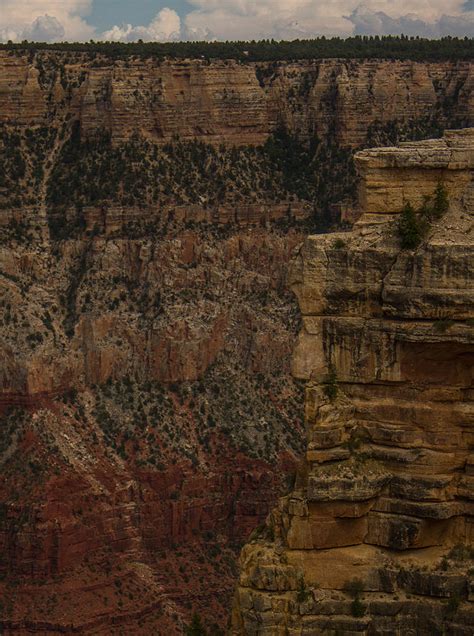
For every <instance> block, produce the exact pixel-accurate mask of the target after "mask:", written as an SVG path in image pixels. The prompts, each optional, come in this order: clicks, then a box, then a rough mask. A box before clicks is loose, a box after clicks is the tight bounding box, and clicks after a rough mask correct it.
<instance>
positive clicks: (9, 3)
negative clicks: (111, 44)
mask: <svg viewBox="0 0 474 636" xmlns="http://www.w3.org/2000/svg"><path fill="white" fill-rule="evenodd" d="M0 4H1V10H0V40H3V41H6V40H13V41H21V40H23V39H35V40H36V39H37V40H47V41H54V40H63V39H64V40H88V39H90V38H93V37H94V36H95V29H94V27H92V26H91V25H90V24H88V23H87V22H86V21H85V19H84V17H85V16H87V14H88V13H89V12H90V10H91V6H92V0H0Z"/></svg>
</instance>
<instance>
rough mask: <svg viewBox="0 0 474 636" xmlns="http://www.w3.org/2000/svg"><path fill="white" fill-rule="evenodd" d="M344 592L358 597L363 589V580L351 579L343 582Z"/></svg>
mask: <svg viewBox="0 0 474 636" xmlns="http://www.w3.org/2000/svg"><path fill="white" fill-rule="evenodd" d="M343 589H344V592H347V594H349V595H350V596H352V598H358V597H359V596H360V595H361V594H362V592H363V591H364V582H363V581H362V580H361V579H352V580H351V581H346V582H345V583H344V588H343Z"/></svg>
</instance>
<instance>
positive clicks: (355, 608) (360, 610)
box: [351, 597, 366, 618]
mask: <svg viewBox="0 0 474 636" xmlns="http://www.w3.org/2000/svg"><path fill="white" fill-rule="evenodd" d="M365 611H366V607H365V605H364V603H362V601H361V600H360V598H359V597H357V598H355V599H354V600H353V601H352V603H351V614H352V616H354V617H355V618H362V616H364V614H365Z"/></svg>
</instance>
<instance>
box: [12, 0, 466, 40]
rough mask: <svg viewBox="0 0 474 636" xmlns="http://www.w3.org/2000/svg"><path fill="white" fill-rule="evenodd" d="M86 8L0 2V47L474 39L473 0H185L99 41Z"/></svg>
mask: <svg viewBox="0 0 474 636" xmlns="http://www.w3.org/2000/svg"><path fill="white" fill-rule="evenodd" d="M93 1H94V0H0V5H1V10H0V40H8V39H12V40H15V41H18V40H22V39H24V38H27V39H35V40H48V41H55V40H62V39H66V40H88V39H90V38H94V39H104V40H115V41H124V42H130V41H134V40H138V39H142V40H145V41H175V40H180V39H181V40H186V39H190V40H198V39H207V40H209V39H219V40H227V39H229V40H248V39H261V38H275V39H294V38H311V37H315V36H317V35H326V36H331V35H339V36H348V35H352V34H399V33H405V34H406V35H421V36H428V37H439V36H441V35H459V36H464V35H468V36H474V0H397V2H394V1H393V0H365V1H363V2H361V0H189V3H190V4H191V5H192V7H193V8H192V10H191V11H190V12H189V13H188V14H187V15H186V16H184V17H183V18H182V19H180V17H179V15H178V14H177V13H176V11H174V10H173V9H171V8H165V9H162V10H161V11H160V12H159V13H158V14H157V15H156V16H155V17H154V18H153V20H152V21H151V22H150V23H149V24H147V25H133V24H125V25H122V26H118V25H115V26H112V27H111V28H110V29H108V30H106V31H105V32H104V33H102V34H101V35H98V34H97V32H96V30H95V29H94V27H93V26H91V25H90V24H88V23H87V21H86V19H85V18H86V17H87V15H88V13H89V12H90V9H91V5H92V3H93ZM135 1H136V2H139V1H140V0H135ZM170 2H171V0H170Z"/></svg>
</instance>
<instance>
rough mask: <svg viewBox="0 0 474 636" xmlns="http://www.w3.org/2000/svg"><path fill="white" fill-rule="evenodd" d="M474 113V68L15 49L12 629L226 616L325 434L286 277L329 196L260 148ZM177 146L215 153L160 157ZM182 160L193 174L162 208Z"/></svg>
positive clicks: (6, 406) (1, 341)
mask: <svg viewBox="0 0 474 636" xmlns="http://www.w3.org/2000/svg"><path fill="white" fill-rule="evenodd" d="M473 112H474V109H473V108H472V64H470V63H468V62H462V63H445V62H443V63H426V64H420V63H411V62H387V61H383V62H378V61H370V62H369V61H361V62H352V61H350V60H348V61H343V60H324V61H315V62H302V63H297V62H295V63H276V64H275V63H268V64H267V63H261V64H239V63H236V62H231V61H228V62H226V61H215V62H211V63H208V62H206V61H204V60H189V61H181V62H171V61H167V62H156V61H154V60H148V61H142V60H140V59H138V58H127V59H125V60H122V61H120V60H115V61H114V60H111V59H108V58H106V57H103V56H101V55H96V56H89V55H85V54H79V53H57V52H48V51H43V52H39V53H35V54H29V55H22V54H18V55H16V54H9V53H7V52H4V51H2V52H0V124H1V126H0V132H1V138H0V159H1V162H2V163H1V167H2V171H1V172H0V177H1V179H0V229H1V233H0V317H1V324H2V329H1V338H0V361H1V364H0V416H1V423H0V467H1V471H2V480H1V483H0V599H1V603H0V631H2V632H3V633H5V634H11V635H15V636H17V635H19V634H24V633H29V632H35V633H48V634H51V633H88V634H89V633H97V634H100V633H102V634H106V633H110V631H111V630H115V632H116V633H122V632H123V633H134V634H135V633H136V634H140V633H143V634H149V633H153V632H154V631H157V630H161V631H163V632H164V631H165V630H166V631H167V632H169V633H170V634H174V633H176V634H180V633H182V632H183V630H184V626H185V624H186V623H188V622H189V620H190V617H191V615H192V613H193V612H194V611H197V612H199V613H200V614H201V615H202V616H203V618H204V619H205V621H206V624H207V625H208V626H211V625H212V624H213V623H215V624H216V625H215V626H214V628H213V629H214V630H215V631H216V630H218V629H221V628H223V627H224V626H225V625H226V623H227V617H228V613H229V609H228V608H229V605H230V598H231V595H232V589H233V586H234V583H235V579H236V576H237V570H236V556H237V554H238V552H239V550H240V547H241V545H242V543H243V542H244V541H246V540H247V538H248V536H249V535H250V533H251V531H252V530H253V529H254V528H255V527H256V526H258V524H259V523H262V522H263V520H264V519H265V517H266V516H267V514H268V513H269V511H270V510H271V509H272V507H273V505H274V502H275V501H276V500H277V498H278V497H279V496H280V495H281V493H282V491H285V492H286V491H287V489H288V485H287V476H288V475H290V477H291V475H292V474H293V473H294V471H295V466H296V463H297V459H298V457H299V456H300V454H301V453H302V451H303V442H304V434H303V426H302V423H303V403H304V400H303V396H302V383H303V382H301V381H298V380H294V379H293V378H292V377H291V373H290V360H291V353H292V351H293V349H294V348H295V346H296V337H297V333H298V330H299V315H298V311H297V306H296V303H295V302H294V298H293V297H292V295H291V293H290V292H289V290H288V287H287V266H288V263H289V261H290V258H291V255H292V252H293V250H294V249H295V248H296V247H297V246H298V245H299V244H300V243H301V242H302V240H303V238H304V236H305V234H306V233H307V230H308V227H310V223H309V221H310V220H311V215H312V213H313V209H314V207H315V205H316V204H317V201H314V200H313V199H311V198H308V197H306V198H304V197H302V198H300V197H298V196H296V195H294V194H292V193H288V192H287V191H286V190H285V189H284V188H281V190H277V189H276V187H275V185H274V180H273V178H274V174H272V172H271V171H272V170H273V171H274V172H277V171H278V169H279V168H278V163H276V164H271V166H270V168H269V167H268V165H267V164H266V167H265V169H266V170H267V172H266V173H265V174H263V172H262V174H261V175H260V174H258V173H259V170H260V166H261V163H259V161H260V159H259V157H260V153H261V147H260V146H259V144H261V143H262V142H265V141H267V140H268V139H270V140H271V139H272V134H273V133H275V131H277V130H278V129H280V128H281V127H282V126H283V127H286V129H287V130H288V131H290V132H291V133H292V134H294V135H295V136H296V137H297V138H298V139H299V140H300V142H304V141H305V140H307V139H309V138H312V137H313V136H314V135H318V136H319V137H320V138H321V139H322V140H323V142H331V143H332V142H334V143H335V145H336V149H337V152H339V150H340V149H342V148H343V147H345V146H349V147H351V146H358V145H359V144H362V143H364V141H365V140H366V139H367V135H368V133H369V129H370V128H371V126H375V125H376V126H378V125H379V124H380V122H382V123H383V122H385V123H387V124H393V122H394V120H397V121H399V122H402V124H403V122H405V123H406V124H407V125H408V123H409V120H410V118H412V117H413V116H414V115H416V117H417V118H425V119H426V120H427V121H435V122H436V123H437V125H439V126H444V125H445V124H446V122H448V121H449V122H453V121H458V120H459V122H460V124H463V125H465V124H468V123H471V124H472V123H474V122H473V121H472V113H473ZM417 121H418V119H417ZM104 132H105V134H106V135H107V134H108V133H110V144H108V143H105V142H104V143H102V141H101V135H103V134H104ZM414 132H418V133H419V132H420V131H414ZM176 136H178V137H179V138H180V140H182V141H183V140H184V141H186V140H187V141H188V142H189V143H190V144H191V145H190V148H191V151H194V149H195V148H196V147H198V150H199V148H200V146H199V144H197V145H196V144H195V143H194V142H195V140H196V139H197V140H199V143H202V147H203V148H204V151H203V154H204V159H205V160H203V161H201V155H198V156H197V159H196V158H194V159H193V161H191V160H190V158H189V157H188V155H186V154H184V155H180V154H179V153H177V154H173V152H171V151H170V152H169V153H168V154H167V155H166V156H164V155H163V154H160V153H162V152H163V148H165V147H166V146H167V145H169V146H173V144H175V145H176V144H177V143H178V142H177V141H176ZM96 138H98V139H99V141H94V140H95V139H96ZM107 139H108V136H107ZM94 144H95V145H94ZM234 144H236V145H238V146H239V147H240V148H242V146H243V145H245V144H251V145H254V146H256V148H255V149H254V150H252V151H249V154H248V155H246V154H245V153H244V154H242V155H239V157H240V159H239V161H240V163H239V162H237V163H235V162H234V163H232V156H233V154H235V153H236V152H237V151H235V152H234V147H233V145H234ZM178 145H179V144H178ZM221 146H224V149H221ZM209 148H211V149H212V151H213V152H214V153H218V154H212V153H211V150H209ZM117 149H118V150H117ZM123 149H124V150H123ZM122 150H123V154H120V153H121V152H122ZM191 151H190V153H191ZM114 152H116V153H118V154H115V155H114ZM140 152H141V153H142V154H139V153H140ZM242 152H244V151H242ZM138 155H139V160H138V159H137V156H138ZM344 156H346V155H344ZM163 157H165V158H164V159H163ZM209 157H211V158H212V160H213V161H214V160H216V161H217V160H219V161H221V163H220V164H219V166H220V168H219V170H220V172H219V175H217V173H215V172H213V169H212V166H213V165H214V164H212V163H211V167H210V168H209V169H208V173H209V175H208V176H207V177H206V178H207V179H208V181H207V182H206V181H205V180H201V181H198V180H197V178H196V179H195V175H196V174H198V173H200V169H201V166H202V165H203V164H205V163H206V162H207V161H208V159H209ZM216 157H217V159H216ZM165 160H166V161H165ZM162 164H164V168H163V169H162V167H161V166H162ZM235 165H237V167H238V170H237V169H236V168H235ZM341 165H343V168H344V169H346V168H345V164H344V161H342V164H341ZM123 166H125V167H126V168H130V166H131V167H132V168H133V170H131V171H130V172H129V173H126V171H125V177H124V176H123V174H124V173H123V170H125V169H124V168H123ZM150 166H151V167H150ZM157 166H158V167H159V171H158V173H156V172H154V170H155V168H156V167H157ZM239 166H240V167H239ZM275 166H276V167H275ZM160 170H161V172H160ZM239 170H240V172H239ZM262 170H263V169H262ZM114 171H115V172H114ZM121 171H122V172H121ZM167 171H168V173H173V174H174V175H176V174H177V175H178V176H180V175H181V173H185V174H186V175H187V176H189V178H190V185H189V184H186V183H184V185H183V184H181V185H180V186H179V188H178V187H177V188H176V189H175V190H173V188H170V191H167V190H166V187H167V186H166V184H165V185H164V186H163V187H162V189H161V190H159V191H154V194H156V197H155V198H154V197H153V196H152V194H150V192H152V189H153V187H155V185H156V182H160V180H163V181H165V179H164V176H163V175H165V174H166V173H167ZM234 172H236V173H237V176H236V177H235V178H234ZM117 174H118V175H119V176H118V177H117ZM157 174H158V176H157ZM255 174H256V178H257V180H260V181H263V182H264V184H263V186H261V189H260V190H258V188H257V187H254V185H253V181H252V180H251V178H250V177H251V176H252V175H254V176H255ZM5 175H6V176H5ZM96 175H99V176H100V179H101V180H100V181H98V182H97V183H94V188H95V190H99V191H98V192H97V191H92V190H91V191H89V190H88V191H87V192H85V194H84V189H85V187H86V186H87V185H89V183H92V182H93V181H94V178H95V177H96ZM242 175H243V176H242ZM316 176H317V175H316ZM342 176H344V175H342ZM112 177H113V178H114V179H115V178H116V179H118V181H119V182H120V193H121V194H120V197H121V198H120V197H115V198H114V197H113V196H112V195H111V194H110V192H109V187H108V186H109V184H110V182H112V180H113V179H112ZM218 177H219V178H221V179H222V180H223V181H224V186H225V183H226V180H227V181H232V179H234V180H233V181H232V184H233V190H232V192H231V193H230V194H229V193H226V196H225V197H223V200H219V198H218V197H214V190H212V187H211V186H212V183H211V182H213V181H214V180H217V178H218ZM177 178H178V177H176V176H173V179H175V181H173V180H172V179H171V178H170V179H169V183H172V185H173V184H175V183H176V182H177V181H176V180H177ZM340 178H341V175H340V174H337V175H335V174H332V173H331V167H329V176H328V180H329V181H330V182H336V181H338V180H339V179H340ZM193 179H195V180H194V181H193ZM140 180H141V184H142V189H141V190H140V191H139V193H138V195H135V198H134V200H133V202H131V203H130V201H129V200H128V199H127V196H128V194H129V192H130V191H132V190H133V189H134V187H135V184H136V182H138V181H140ZM374 181H376V179H375V178H374ZM167 183H168V182H167ZM195 183H197V185H198V186H199V187H197V186H196V187H195V185H194V184H195ZM58 184H59V185H58ZM257 185H258V184H257ZM160 187H161V186H160ZM374 187H375V186H374ZM101 188H102V189H103V190H101ZM180 188H181V189H180ZM206 188H208V190H212V193H211V194H212V196H213V197H214V198H212V197H210V196H208V191H207V190H206ZM183 192H185V195H186V196H184V195H183ZM280 192H281V194H280ZM343 253H344V252H341V253H340V254H339V253H338V254H339V256H342V254H343ZM374 275H375V274H374ZM311 293H313V294H314V293H316V291H314V290H313V292H311ZM338 302H339V301H338ZM308 329H309V327H308ZM302 337H303V336H302ZM311 346H312V347H313V346H315V339H314V338H313V340H312V344H311ZM440 355H441V354H440ZM443 355H444V354H443ZM302 377H303V376H302ZM303 379H304V378H303ZM308 404H309V403H308ZM217 633H218V632H217Z"/></svg>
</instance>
